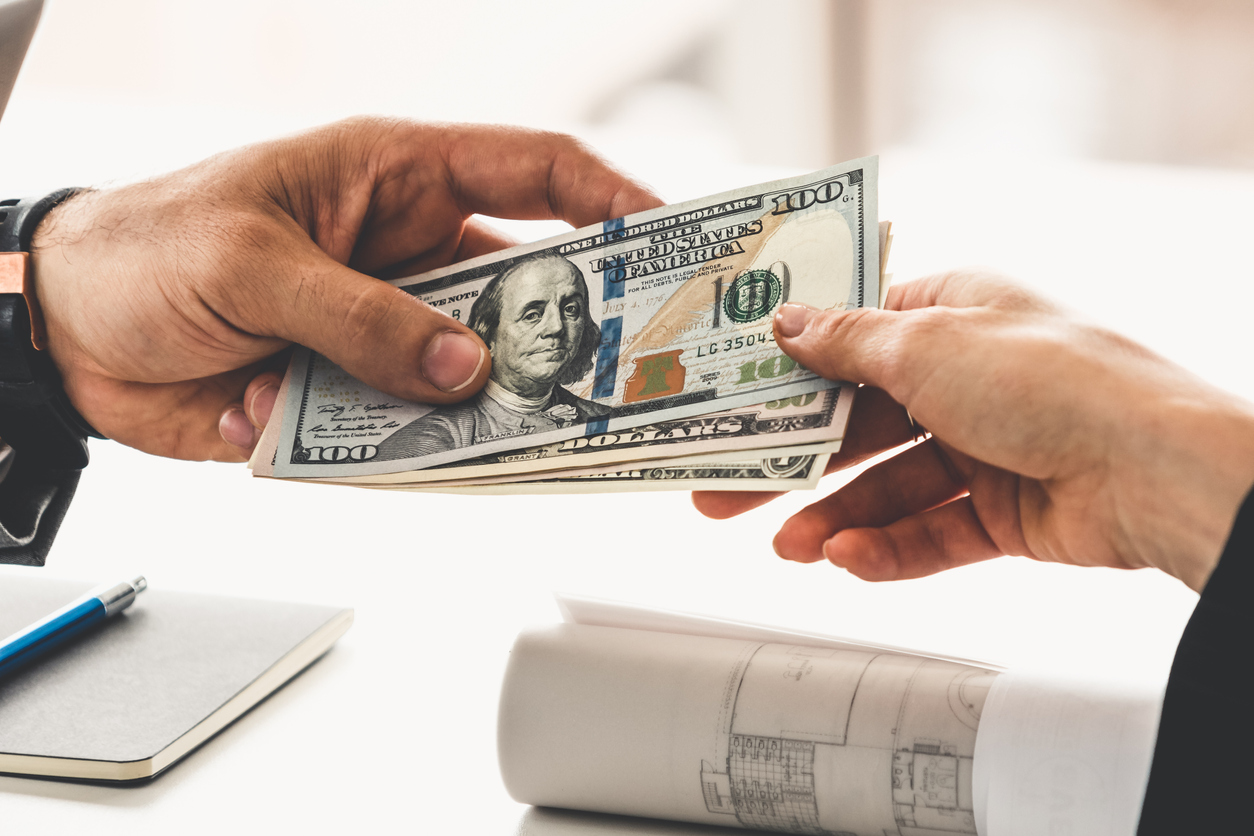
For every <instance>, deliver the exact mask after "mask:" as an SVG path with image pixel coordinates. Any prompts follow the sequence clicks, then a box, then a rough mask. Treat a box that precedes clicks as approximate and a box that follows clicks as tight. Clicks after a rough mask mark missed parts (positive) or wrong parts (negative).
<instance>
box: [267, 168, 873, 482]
mask: <svg viewBox="0 0 1254 836" xmlns="http://www.w3.org/2000/svg"><path fill="white" fill-rule="evenodd" d="M877 181H878V160H877V159H876V158H874V157H871V158H866V159H860V160H854V161H853V162H849V163H845V164H843V165H839V166H834V167H832V168H828V169H824V170H822V171H819V172H816V173H814V174H810V175H806V176H802V177H794V178H790V179H787V180H779V181H776V182H773V183H766V184H763V185H760V186H752V187H748V188H743V189H737V190H735V191H732V192H727V193H725V194H719V195H714V196H712V197H708V198H703V199H700V200H693V201H688V202H686V203H679V204H675V205H673V206H665V207H662V208H659V209H653V210H650V211H648V212H641V213H639V214H636V215H629V216H627V217H624V218H617V219H615V220H612V221H606V222H605V223H603V224H600V225H597V226H591V227H585V228H583V229H578V230H574V231H572V232H568V233H566V234H563V235H559V236H557V237H555V238H549V239H547V240H544V241H538V242H535V243H532V244H525V245H522V246H518V247H514V248H512V249H509V250H504V251H501V252H496V253H492V254H491V255H487V256H482V257H480V258H475V259H471V260H470V261H465V262H462V263H460V264H455V265H452V266H450V267H446V268H443V269H440V270H435V271H433V272H430V273H425V274H423V275H420V276H413V277H411V278H406V279H399V280H396V281H394V282H392V284H394V285H396V286H397V287H399V288H401V289H402V290H404V291H405V292H407V293H409V294H411V295H413V296H415V297H417V298H418V299H420V300H422V301H423V302H426V303H427V304H429V305H431V306H433V307H435V308H438V309H439V310H441V311H443V312H444V313H446V314H448V315H449V316H452V317H454V318H455V319H458V320H459V321H461V322H464V323H466V324H467V326H469V327H470V328H471V329H473V330H474V331H475V332H476V333H478V334H479V335H480V336H481V337H482V338H483V340H484V342H485V343H486V344H487V345H488V347H489V349H490V350H491V353H492V375H491V378H490V380H489V382H488V384H487V386H486V387H485V388H484V390H483V391H482V392H480V393H479V394H477V395H475V396H474V397H472V398H470V399H468V400H467V401H465V402H463V403H460V404H454V405H448V406H430V405H426V404H418V403H410V402H407V401H402V400H399V399H397V398H393V397H390V396H388V395H386V394H384V393H382V392H379V391H377V390H375V389H372V388H370V387H369V386H366V385H365V384H363V383H361V382H360V381H358V380H357V379H355V378H353V377H352V376H351V375H349V374H348V373H346V372H345V371H343V370H342V369H340V368H339V367H338V366H336V365H335V364H334V363H332V362H331V361H330V360H328V359H327V358H325V357H323V356H321V355H319V354H316V353H314V352H312V351H309V350H307V349H298V350H297V351H296V353H295V354H294V356H293V358H292V362H291V364H290V366H289V367H288V370H287V374H286V376H285V377H284V380H283V384H282V387H281V389H280V391H279V396H278V400H277V401H276V404H275V411H274V414H273V417H272V418H271V421H270V424H269V426H268V427H267V428H266V431H265V432H264V433H263V434H262V437H261V440H260V441H259V442H258V445H257V449H256V452H255V453H254V455H253V458H252V461H250V462H249V467H250V468H251V469H252V471H253V474H254V475H255V476H263V477H272V478H279V479H297V480H302V481H309V482H326V483H331V484H342V485H356V486H358V487H367V488H381V489H387V490H403V491H443V492H456V493H494V494H496V493H593V492H605V491H637V490H667V489H671V490H694V489H702V490H767V491H780V490H793V489H798V488H801V489H804V488H813V487H815V485H816V484H817V483H818V479H819V477H820V476H822V474H823V469H824V467H825V466H826V464H827V459H828V457H829V456H830V455H831V454H832V453H834V452H836V451H837V450H839V449H840V444H841V440H842V438H843V436H844V432H845V426H846V424H847V423H848V419H849V410H850V407H851V405H852V401H853V396H854V393H855V391H856V387H854V386H852V385H850V384H841V383H834V382H832V381H828V380H824V379H822V378H820V377H818V376H817V375H815V374H813V373H812V372H809V371H807V370H806V369H804V368H801V367H800V366H798V365H797V364H796V362H794V361H793V360H792V359H791V358H789V357H788V356H786V355H785V354H784V353H783V352H782V351H781V350H780V349H779V347H778V346H777V345H776V344H775V339H774V336H773V332H772V321H773V314H774V313H775V311H776V310H777V309H778V308H779V306H780V305H782V304H784V303H785V302H804V303H806V304H808V305H812V306H814V307H818V308H844V309H852V308H858V307H863V306H870V307H876V306H881V305H882V304H883V299H884V296H885V294H886V293H887V289H888V276H887V275H886V274H885V273H884V272H883V270H884V264H885V262H886V261H887V256H888V251H889V246H890V244H891V236H890V234H889V224H887V223H883V224H881V223H879V222H878V219H877V193H876V186H877Z"/></svg>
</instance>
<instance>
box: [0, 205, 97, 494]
mask: <svg viewBox="0 0 1254 836" xmlns="http://www.w3.org/2000/svg"><path fill="white" fill-rule="evenodd" d="M78 191H79V190H78V189H61V190H59V191H55V192H53V193H52V194H50V195H46V196H44V197H41V198H28V199H24V200H5V201H0V439H2V440H3V441H4V442H5V443H6V444H8V445H9V446H11V447H12V448H13V450H14V451H15V453H16V455H17V458H18V459H19V460H21V461H22V463H23V468H25V467H29V466H31V465H42V466H43V467H48V468H54V469H67V470H81V469H82V468H84V467H86V466H87V461H88V456H87V436H94V437H96V438H103V436H101V435H100V433H98V432H97V431H96V430H95V429H94V428H92V426H91V425H90V424H89V423H87V421H86V420H85V419H84V418H83V417H82V416H81V415H79V414H78V410H76V409H74V407H73V405H71V404H70V401H69V398H68V397H66V394H65V390H64V389H63V388H62V386H61V376H60V374H59V373H58V372H57V368H56V365H55V364H54V363H53V362H52V358H51V357H50V356H49V355H48V352H47V351H44V350H41V349H42V347H43V346H42V343H43V339H42V334H43V323H42V317H41V316H40V311H39V307H38V301H37V298H36V295H35V293H34V288H33V287H32V284H31V268H30V257H29V255H28V254H27V253H28V252H29V249H30V245H31V239H32V238H33V237H34V235H35V229H36V228H37V227H38V226H39V223H40V221H42V220H43V218H44V216H45V215H46V214H47V213H48V212H49V211H51V210H52V209H53V208H55V207H56V206H58V205H60V204H61V203H63V202H65V201H66V200H68V199H69V198H70V197H72V196H73V195H74V194H76V193H77V192H78Z"/></svg>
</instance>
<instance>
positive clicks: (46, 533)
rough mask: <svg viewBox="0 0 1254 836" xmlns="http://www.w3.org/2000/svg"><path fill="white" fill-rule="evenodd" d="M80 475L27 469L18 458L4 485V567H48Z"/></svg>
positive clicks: (0, 552)
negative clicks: (10, 565)
mask: <svg viewBox="0 0 1254 836" xmlns="http://www.w3.org/2000/svg"><path fill="white" fill-rule="evenodd" d="M10 455H11V453H10ZM80 475H82V471H81V470H52V469H48V468H43V467H38V466H25V467H24V466H23V465H22V461H21V457H20V456H18V457H16V461H14V462H13V464H12V466H11V467H10V468H9V472H8V474H7V475H5V476H4V481H3V482H0V563H17V564H22V565H26V566H42V565H43V564H44V560H45V559H46V558H47V556H48V550H49V549H50V548H52V540H53V538H54V537H56V534H57V529H58V528H60V527H61V520H63V519H64V518H65V512H66V511H67V510H68V509H69V507H70V500H71V499H73V498H74V489H75V488H77V487H78V478H79V476H80Z"/></svg>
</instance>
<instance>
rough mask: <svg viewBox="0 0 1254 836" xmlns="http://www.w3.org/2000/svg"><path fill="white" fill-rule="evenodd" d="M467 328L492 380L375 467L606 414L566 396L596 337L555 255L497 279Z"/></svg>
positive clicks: (441, 410) (388, 445) (577, 288)
mask: <svg viewBox="0 0 1254 836" xmlns="http://www.w3.org/2000/svg"><path fill="white" fill-rule="evenodd" d="M466 324H467V325H468V326H470V328H471V329H473V330H474V332H475V333H477V334H478V335H479V336H480V337H482V338H483V341H484V342H485V343H487V346H488V349H489V350H490V351H491V352H492V376H491V377H490V378H489V379H488V383H487V385H486V386H485V387H484V388H483V391H482V392H480V393H479V394H478V395H476V396H475V397H473V398H471V399H470V400H468V401H466V402H464V403H460V404H454V405H452V406H443V407H437V408H436V409H435V410H433V411H432V412H429V413H427V414H426V415H424V416H422V417H421V418H418V419H417V420H415V421H412V422H411V423H409V424H407V425H406V426H404V427H402V428H401V429H399V430H397V431H396V433H394V434H393V435H392V436H391V437H390V438H387V439H385V440H384V441H383V442H382V443H381V444H380V445H379V455H378V458H379V459H380V460H395V459H400V458H409V457H411V456H423V455H427V454H430V453H435V452H439V451H441V450H452V449H456V448H459V447H465V446H468V445H471V444H483V443H486V442H489V441H495V440H499V439H505V438H514V437H519V438H520V444H519V446H520V447H521V446H525V439H524V438H523V437H525V436H528V435H536V434H542V433H545V432H549V431H551V430H556V429H561V428H564V427H569V426H572V425H574V424H584V423H587V422H588V421H591V420H595V419H597V418H603V417H605V416H607V415H609V413H610V410H609V408H608V407H605V406H601V405H599V404H596V403H594V402H592V401H589V400H584V399H583V398H579V397H576V396H575V395H572V394H571V393H570V392H568V391H567V390H566V389H564V388H563V387H564V386H569V385H571V384H573V383H575V382H577V381H579V380H580V379H582V378H583V377H584V375H586V374H587V373H588V372H590V371H591V370H592V367H593V364H594V363H595V362H596V351H597V346H598V345H599V343H600V340H601V329H600V328H599V327H597V324H596V322H594V321H593V320H592V316H591V313H590V312H589V310H588V285H587V283H586V282H585V281H584V278H583V275H582V274H581V273H580V272H579V268H577V267H575V265H574V264H571V263H570V262H569V261H567V260H566V259H565V258H562V257H561V256H559V255H541V256H534V257H532V258H528V259H524V260H523V261H519V262H517V263H516V264H514V265H512V266H510V267H509V268H508V269H506V270H504V271H503V272H501V273H499V274H498V275H497V276H496V277H495V278H494V279H492V281H490V282H488V284H487V286H486V287H484V289H483V292H482V293H481V294H480V295H479V298H477V299H476V300H475V303H474V305H473V306H472V307H471V309H470V318H469V319H468V320H467V322H466Z"/></svg>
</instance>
